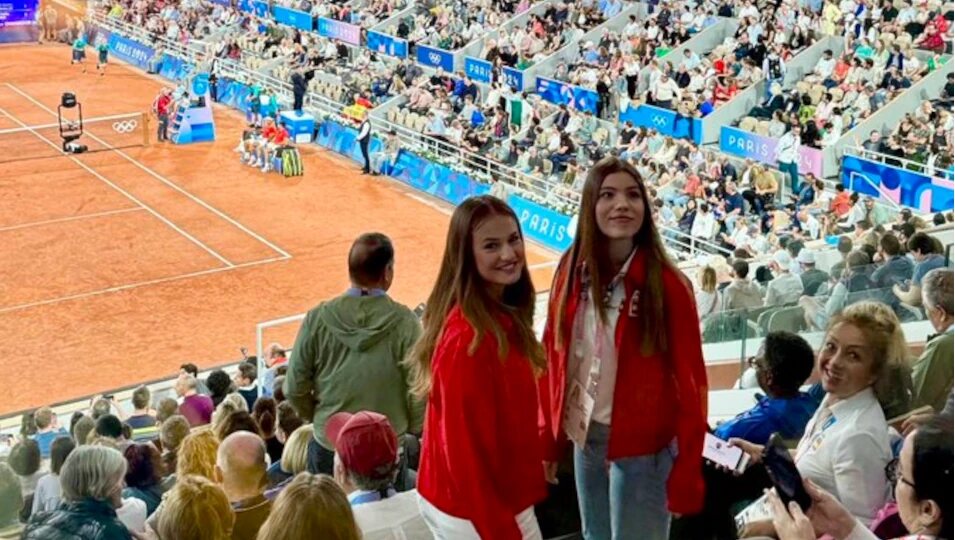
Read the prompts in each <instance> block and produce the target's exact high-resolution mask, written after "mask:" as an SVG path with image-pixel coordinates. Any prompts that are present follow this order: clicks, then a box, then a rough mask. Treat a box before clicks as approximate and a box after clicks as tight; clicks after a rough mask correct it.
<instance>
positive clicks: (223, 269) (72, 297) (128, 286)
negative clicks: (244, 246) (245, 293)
mask: <svg viewBox="0 0 955 540" xmlns="http://www.w3.org/2000/svg"><path fill="white" fill-rule="evenodd" d="M287 260H288V259H286V258H285V257H272V258H271V259H263V260H261V261H250V262H246V263H241V264H235V265H232V266H223V267H219V268H213V269H211V270H199V271H196V272H190V273H188V274H180V275H178V276H171V277H163V278H156V279H150V280H146V281H137V282H135V283H128V284H126V285H117V286H115V287H108V288H106V289H100V290H98V291H89V292H84V293H77V294H71V295H69V296H61V297H59V298H51V299H49V300H40V301H37V302H30V303H28V304H18V305H15V306H9V307H4V308H0V314H3V313H10V312H11V311H19V310H21V309H28V308H33V307H38V306H46V305H50V304H58V303H60V302H67V301H69V300H79V299H81V298H89V297H91V296H99V295H102V294H109V293H114V292H119V291H128V290H130V289H135V288H138V287H145V286H147V285H156V284H159V283H168V282H171V281H180V280H184V279H191V278H194V277H199V276H207V275H210V274H217V273H219V272H228V271H230V270H238V269H239V268H249V267H251V266H257V265H260V264H268V263H273V262H277V261H287Z"/></svg>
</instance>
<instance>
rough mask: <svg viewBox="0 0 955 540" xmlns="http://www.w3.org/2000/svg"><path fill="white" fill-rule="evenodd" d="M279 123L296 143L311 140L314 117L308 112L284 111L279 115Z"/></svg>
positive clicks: (313, 129) (313, 131) (313, 130)
mask: <svg viewBox="0 0 955 540" xmlns="http://www.w3.org/2000/svg"><path fill="white" fill-rule="evenodd" d="M279 123H280V124H282V125H283V126H285V129H287V130H288V133H289V136H291V138H292V140H293V141H295V142H296V143H310V142H312V134H313V133H315V117H314V116H312V115H310V114H308V113H304V112H303V113H301V114H299V113H297V112H295V111H286V112H283V113H282V114H280V115H279Z"/></svg>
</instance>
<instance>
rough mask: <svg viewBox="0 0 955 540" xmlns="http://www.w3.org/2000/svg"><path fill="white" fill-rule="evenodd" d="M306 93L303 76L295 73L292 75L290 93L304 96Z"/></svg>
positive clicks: (306, 84) (306, 82)
mask: <svg viewBox="0 0 955 540" xmlns="http://www.w3.org/2000/svg"><path fill="white" fill-rule="evenodd" d="M307 91H308V81H306V80H305V76H304V75H302V74H301V73H298V72H295V73H293V74H292V92H295V93H296V94H303V95H304V94H305V92H307Z"/></svg>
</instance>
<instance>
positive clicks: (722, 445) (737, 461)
mask: <svg viewBox="0 0 955 540" xmlns="http://www.w3.org/2000/svg"><path fill="white" fill-rule="evenodd" d="M703 459H706V460H708V461H710V462H712V463H714V464H715V465H719V466H721V467H725V468H727V469H729V470H731V471H733V472H737V473H741V472H743V471H744V470H745V469H746V466H747V465H749V454H747V453H745V452H743V449H742V448H740V447H738V446H733V445H731V444H730V443H728V442H726V441H724V440H723V439H720V438H719V437H717V436H715V435H713V434H711V433H707V434H706V436H705V437H704V438H703Z"/></svg>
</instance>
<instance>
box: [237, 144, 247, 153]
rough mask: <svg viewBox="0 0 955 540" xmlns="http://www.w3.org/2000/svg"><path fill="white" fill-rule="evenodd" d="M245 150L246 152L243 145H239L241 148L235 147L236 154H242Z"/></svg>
mask: <svg viewBox="0 0 955 540" xmlns="http://www.w3.org/2000/svg"><path fill="white" fill-rule="evenodd" d="M243 150H245V145H244V144H242V143H239V146H236V147H235V151H236V152H240V153H241V152H242V151H243Z"/></svg>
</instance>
